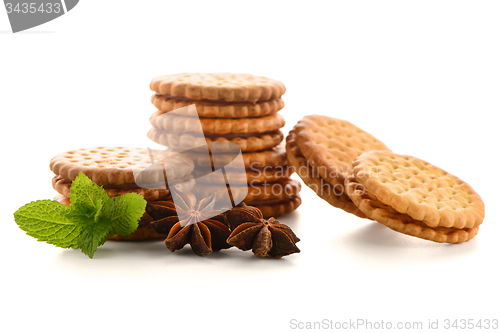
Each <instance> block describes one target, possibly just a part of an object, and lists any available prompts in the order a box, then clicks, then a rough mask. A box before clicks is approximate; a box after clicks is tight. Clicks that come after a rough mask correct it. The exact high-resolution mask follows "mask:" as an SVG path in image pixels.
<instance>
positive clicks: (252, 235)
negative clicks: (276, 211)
mask: <svg viewBox="0 0 500 333" xmlns="http://www.w3.org/2000/svg"><path fill="white" fill-rule="evenodd" d="M224 216H225V218H226V220H227V221H228V222H229V223H230V225H231V226H234V228H232V230H233V232H231V235H229V237H228V239H227V243H228V244H229V245H233V246H236V247H237V248H239V249H240V250H243V251H248V250H250V249H251V250H252V252H253V253H254V254H255V255H257V256H259V257H266V256H268V257H278V258H279V257H282V256H286V255H289V254H292V253H298V252H300V250H299V248H298V247H297V246H296V245H295V243H297V242H298V241H300V239H299V238H297V236H295V234H294V232H293V231H292V229H290V227H288V226H286V225H284V224H281V223H279V221H278V220H276V219H275V218H274V217H271V218H270V219H268V220H266V219H264V218H263V216H262V212H261V211H260V210H259V209H257V208H255V207H252V206H246V205H242V206H239V207H234V208H233V209H231V210H228V211H227V212H225V213H224Z"/></svg>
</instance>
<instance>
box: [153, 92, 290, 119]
mask: <svg viewBox="0 0 500 333" xmlns="http://www.w3.org/2000/svg"><path fill="white" fill-rule="evenodd" d="M151 103H152V104H153V105H154V106H155V107H156V108H157V109H158V110H160V111H164V112H170V111H173V110H176V109H180V108H183V107H188V110H187V112H186V114H185V115H186V116H200V117H205V118H253V117H263V116H268V115H270V114H274V113H276V112H278V111H279V110H281V109H283V108H284V107H285V103H284V102H283V100H282V99H281V98H278V99H275V100H272V101H264V102H260V103H238V104H221V103H219V104H217V103H211V102H200V101H182V100H176V99H171V98H168V97H166V96H163V95H158V94H153V96H151Z"/></svg>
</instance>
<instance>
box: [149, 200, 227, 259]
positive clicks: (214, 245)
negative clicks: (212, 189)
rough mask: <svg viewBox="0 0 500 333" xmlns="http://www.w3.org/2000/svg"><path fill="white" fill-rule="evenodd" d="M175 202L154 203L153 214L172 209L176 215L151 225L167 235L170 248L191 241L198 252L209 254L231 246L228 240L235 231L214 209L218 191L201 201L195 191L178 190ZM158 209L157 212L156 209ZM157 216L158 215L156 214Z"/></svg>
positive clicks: (159, 214)
mask: <svg viewBox="0 0 500 333" xmlns="http://www.w3.org/2000/svg"><path fill="white" fill-rule="evenodd" d="M174 195H175V196H176V198H175V204H174V207H175V208H173V207H172V205H171V204H170V205H164V206H163V207H158V206H159V205H157V206H156V207H155V206H151V207H150V211H151V212H152V213H150V212H149V211H148V213H149V214H150V215H155V213H157V214H158V215H156V216H161V214H168V213H169V212H170V211H171V210H172V208H173V209H175V211H176V213H177V214H176V215H174V216H167V217H164V218H162V219H160V220H157V221H154V222H152V223H151V227H152V228H153V229H154V230H155V231H156V232H157V233H161V234H166V235H167V238H166V239H165V245H166V246H167V248H168V249H169V250H170V251H172V252H173V251H175V250H179V249H182V248H183V247H184V245H186V244H190V245H191V248H192V249H193V252H194V253H196V254H197V255H205V254H209V253H212V252H213V251H219V250H221V249H227V248H230V247H231V246H230V245H229V244H227V242H226V239H227V237H228V236H229V234H230V233H231V231H230V230H229V228H228V226H227V225H226V224H224V223H223V221H225V220H224V217H223V216H222V215H220V214H219V213H220V211H218V210H214V205H215V201H216V198H215V194H213V195H212V196H210V197H208V198H204V199H202V200H200V201H199V202H197V200H196V197H195V196H194V195H193V194H192V193H185V192H181V191H176V192H175V194H174ZM155 210H156V211H155ZM153 218H154V217H153Z"/></svg>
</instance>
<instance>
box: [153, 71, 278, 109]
mask: <svg viewBox="0 0 500 333" xmlns="http://www.w3.org/2000/svg"><path fill="white" fill-rule="evenodd" d="M150 88H151V90H153V91H155V92H157V93H160V94H162V95H167V96H173V97H185V98H189V99H194V100H210V101H226V102H259V101H269V100H274V99H277V98H280V97H281V96H282V95H283V94H284V93H285V91H286V90H285V86H284V85H283V83H281V82H279V81H276V80H272V79H269V78H266V77H263V76H254V75H250V74H232V73H181V74H171V75H163V76H159V77H156V78H154V79H153V80H152V81H151V84H150Z"/></svg>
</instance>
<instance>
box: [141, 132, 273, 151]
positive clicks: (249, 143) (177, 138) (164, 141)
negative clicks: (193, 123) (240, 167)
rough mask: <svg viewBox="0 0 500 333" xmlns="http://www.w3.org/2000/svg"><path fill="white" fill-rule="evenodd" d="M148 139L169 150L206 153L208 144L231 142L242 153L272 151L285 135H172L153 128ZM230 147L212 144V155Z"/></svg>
mask: <svg viewBox="0 0 500 333" xmlns="http://www.w3.org/2000/svg"><path fill="white" fill-rule="evenodd" d="M147 136H148V138H149V139H150V140H151V141H153V142H155V143H157V144H160V145H163V146H165V147H167V148H171V149H178V150H187V149H190V150H192V151H199V152H204V151H206V150H207V148H206V145H207V143H208V144H210V143H212V142H230V143H233V144H236V145H238V147H240V149H241V151H242V152H254V151H261V150H265V149H271V148H273V147H275V146H276V145H278V144H279V143H280V142H281V141H283V133H282V132H281V131H279V130H277V131H272V132H267V133H260V134H259V133H251V134H233V135H224V136H217V135H214V136H210V135H205V136H199V135H194V134H191V133H172V132H167V131H163V130H159V129H156V128H154V127H152V128H151V129H150V130H149V131H148V134H147ZM227 147H228V146H226V145H219V144H210V148H211V149H210V151H211V152H212V153H219V154H220V153H225V152H227V150H228V148H227Z"/></svg>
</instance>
